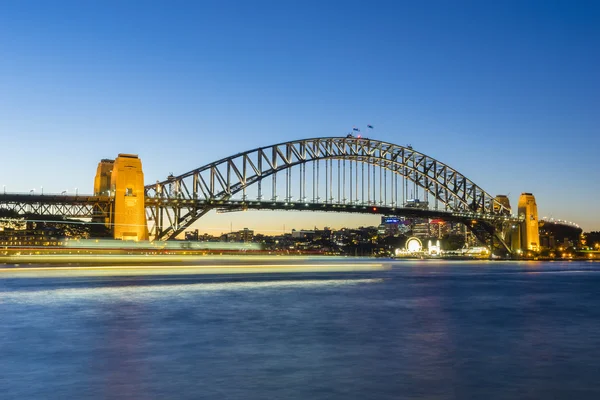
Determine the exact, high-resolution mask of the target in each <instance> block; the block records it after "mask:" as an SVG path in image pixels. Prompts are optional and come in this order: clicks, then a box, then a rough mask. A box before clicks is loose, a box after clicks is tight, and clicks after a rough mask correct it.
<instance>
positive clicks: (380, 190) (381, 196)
mask: <svg viewBox="0 0 600 400" xmlns="http://www.w3.org/2000/svg"><path fill="white" fill-rule="evenodd" d="M382 180H383V171H382V167H381V165H380V166H379V205H382V204H383V184H382Z"/></svg>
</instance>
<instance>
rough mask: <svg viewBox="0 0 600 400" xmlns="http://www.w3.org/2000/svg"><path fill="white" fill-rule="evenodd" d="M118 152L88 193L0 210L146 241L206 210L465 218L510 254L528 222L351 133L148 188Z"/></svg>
mask: <svg viewBox="0 0 600 400" xmlns="http://www.w3.org/2000/svg"><path fill="white" fill-rule="evenodd" d="M119 158H127V159H129V161H131V162H134V161H135V162H134V163H133V164H131V163H130V164H127V165H125V164H122V165H125V166H124V167H117V165H116V164H114V161H113V160H103V162H101V164H100V165H99V167H98V173H97V175H96V182H95V187H94V193H93V194H91V195H82V194H76V195H67V194H56V195H53V194H32V193H29V194H22V193H21V194H19V193H2V194H0V209H6V210H11V211H13V212H16V213H18V214H37V215H59V216H64V217H74V218H92V219H94V220H96V221H102V222H103V223H105V224H106V225H107V226H108V227H110V228H112V229H113V230H114V231H115V232H116V231H117V230H118V229H119V228H120V229H121V230H123V229H125V230H129V231H132V230H133V231H135V229H128V226H133V225H136V226H137V228H140V226H141V227H142V230H143V231H144V232H145V234H144V233H140V234H136V235H137V236H136V237H135V238H137V239H146V238H148V237H149V238H150V239H153V240H167V239H172V238H175V237H176V236H177V235H179V234H181V233H182V232H183V231H184V230H185V229H187V228H189V227H190V225H192V224H193V223H194V222H196V221H198V220H199V219H200V218H201V217H202V216H204V215H206V214H207V213H208V212H209V211H211V210H217V211H221V212H233V211H243V210H290V211H305V212H308V211H320V212H344V213H367V214H381V215H388V216H404V217H412V218H424V219H425V218H436V219H442V220H445V221H448V222H459V223H462V224H464V225H465V226H466V227H467V228H468V229H470V230H471V232H472V233H473V234H474V235H475V236H476V237H477V239H478V240H479V241H481V242H482V243H484V244H486V245H487V246H490V247H492V248H496V249H501V250H504V251H507V252H511V251H513V250H514V245H511V243H510V241H511V239H510V235H512V234H513V233H514V230H515V228H517V229H521V228H519V227H522V226H523V224H524V223H526V221H525V220H526V218H525V216H524V215H520V216H516V215H513V213H512V210H511V208H510V205H509V203H508V199H507V198H506V196H492V195H491V194H489V193H488V192H486V191H485V190H484V189H483V188H482V187H481V186H479V185H477V184H476V183H474V182H473V181H471V180H470V179H469V178H467V177H466V176H465V175H463V174H461V173H459V172H458V171H456V170H455V169H454V168H452V167H451V166H449V165H447V164H444V163H442V162H440V161H438V160H437V159H435V158H433V157H430V156H428V155H426V154H423V153H421V152H419V151H416V150H414V149H413V148H412V147H411V146H400V145H396V144H392V143H386V142H382V141H379V140H374V139H369V138H362V137H354V136H351V135H348V136H347V137H323V138H313V139H302V140H294V141H290V142H284V143H279V144H275V145H271V146H265V147H260V148H256V149H252V150H248V151H245V152H241V153H237V154H235V155H232V156H229V157H226V158H222V159H220V160H218V161H214V162H212V163H209V164H206V165H204V166H202V167H199V168H197V169H194V170H192V171H189V172H186V173H184V174H181V175H173V174H171V175H169V176H168V177H167V178H166V179H165V180H163V181H157V182H156V183H152V184H144V183H143V174H142V171H141V161H139V159H138V158H137V156H134V155H120V156H119ZM119 158H117V164H118V161H119ZM103 163H104V164H103ZM127 168H129V169H127ZM117 169H119V171H121V172H119V176H120V177H123V179H121V180H115V179H116V178H115V176H116V175H117V172H116V171H117ZM113 170H114V171H113ZM124 171H125V172H124ZM111 174H112V175H113V176H112V178H111ZM134 175H135V176H137V177H138V178H133V176H134ZM126 176H127V177H126ZM111 179H112V181H111ZM135 179H138V181H137V182H136V181H135ZM140 179H141V180H140ZM111 182H112V183H111ZM115 182H117V183H115ZM120 182H123V183H120ZM136 210H140V211H139V212H138V211H136ZM136 214H137V215H136ZM535 214H536V215H535V218H536V224H537V211H536V213H535ZM200 222H201V220H200ZM521 230H522V229H521ZM115 237H118V235H117V234H116V233H115ZM118 238H123V239H124V238H125V236H123V237H118ZM513 241H514V239H513Z"/></svg>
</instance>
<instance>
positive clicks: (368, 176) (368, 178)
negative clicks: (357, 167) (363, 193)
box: [367, 157, 371, 204]
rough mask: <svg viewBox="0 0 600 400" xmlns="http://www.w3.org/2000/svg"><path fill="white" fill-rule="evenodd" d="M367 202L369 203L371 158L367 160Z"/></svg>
mask: <svg viewBox="0 0 600 400" xmlns="http://www.w3.org/2000/svg"><path fill="white" fill-rule="evenodd" d="M367 204H371V158H370V157H369V160H368V162H367Z"/></svg>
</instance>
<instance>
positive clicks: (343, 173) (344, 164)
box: [342, 156, 346, 204]
mask: <svg viewBox="0 0 600 400" xmlns="http://www.w3.org/2000/svg"><path fill="white" fill-rule="evenodd" d="M342 191H343V192H344V198H343V199H342V203H344V204H346V156H344V158H342Z"/></svg>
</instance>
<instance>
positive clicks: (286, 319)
mask: <svg viewBox="0 0 600 400" xmlns="http://www.w3.org/2000/svg"><path fill="white" fill-rule="evenodd" d="M599 272H600V263H595V264H594V263H585V262H570V263H501V262H484V263H457V262H452V263H450V262H448V263H441V264H440V263H437V262H428V261H425V262H423V261H421V262H417V261H415V262H397V263H394V264H393V268H392V269H391V270H388V271H383V272H382V271H378V272H372V273H325V274H314V273H307V274H291V275H286V274H275V275H266V274H263V275H260V274H259V275H251V276H250V275H245V276H225V277H219V276H199V277H193V276H177V277H166V276H161V277H137V278H127V277H115V278H107V277H100V278H68V277H61V278H57V279H48V278H46V279H32V278H29V279H2V280H0V315H1V322H0V398H2V399H42V398H43V399H78V398H86V399H204V398H207V399H483V398H485V399H543V398H548V399H598V398H600V379H599V378H598V368H599V367H600V290H599V289H600V273H599Z"/></svg>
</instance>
